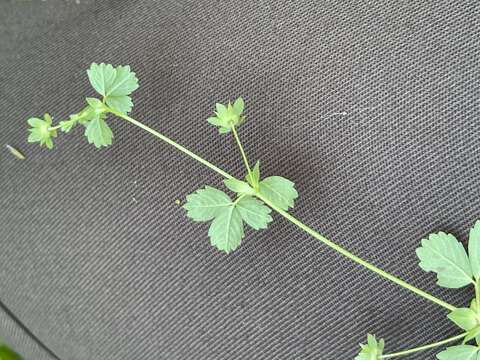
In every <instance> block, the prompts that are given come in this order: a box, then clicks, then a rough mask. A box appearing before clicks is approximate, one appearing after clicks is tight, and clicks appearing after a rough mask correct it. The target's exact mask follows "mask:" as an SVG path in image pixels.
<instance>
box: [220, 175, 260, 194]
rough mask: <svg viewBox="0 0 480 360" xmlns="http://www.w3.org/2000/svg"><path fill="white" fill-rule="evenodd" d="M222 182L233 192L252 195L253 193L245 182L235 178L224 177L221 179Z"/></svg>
mask: <svg viewBox="0 0 480 360" xmlns="http://www.w3.org/2000/svg"><path fill="white" fill-rule="evenodd" d="M223 183H224V184H225V186H226V187H227V188H229V189H230V190H232V191H233V192H236V193H239V194H249V195H253V194H254V193H255V190H253V189H252V188H251V187H250V186H249V185H248V184H247V183H246V182H244V181H240V180H237V179H226V180H223Z"/></svg>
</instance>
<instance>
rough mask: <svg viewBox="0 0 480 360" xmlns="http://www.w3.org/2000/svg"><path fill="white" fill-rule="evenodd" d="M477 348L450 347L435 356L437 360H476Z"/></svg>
mask: <svg viewBox="0 0 480 360" xmlns="http://www.w3.org/2000/svg"><path fill="white" fill-rule="evenodd" d="M478 351H479V348H478V347H476V346H471V345H457V346H450V347H448V348H447V349H446V350H444V351H442V352H441V353H439V354H437V359H439V360H477V359H478Z"/></svg>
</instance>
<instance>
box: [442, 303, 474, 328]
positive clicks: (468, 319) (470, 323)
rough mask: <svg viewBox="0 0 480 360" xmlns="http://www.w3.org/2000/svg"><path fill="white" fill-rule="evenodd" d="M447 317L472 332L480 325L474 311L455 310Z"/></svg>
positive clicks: (465, 309)
mask: <svg viewBox="0 0 480 360" xmlns="http://www.w3.org/2000/svg"><path fill="white" fill-rule="evenodd" d="M447 317H448V318H449V319H450V320H452V321H453V322H454V323H455V324H456V325H458V326H459V327H460V328H462V329H463V330H471V329H473V328H474V327H475V326H477V325H478V320H477V315H476V314H475V312H474V311H473V310H472V309H467V308H459V309H455V310H453V311H452V312H451V313H450V314H448V315H447Z"/></svg>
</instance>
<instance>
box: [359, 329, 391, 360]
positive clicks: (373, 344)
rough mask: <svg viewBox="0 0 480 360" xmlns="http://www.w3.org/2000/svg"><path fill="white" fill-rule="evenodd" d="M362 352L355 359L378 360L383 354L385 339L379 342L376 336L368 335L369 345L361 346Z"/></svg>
mask: <svg viewBox="0 0 480 360" xmlns="http://www.w3.org/2000/svg"><path fill="white" fill-rule="evenodd" d="M360 347H361V351H360V353H359V354H358V355H357V356H356V357H355V360H378V359H380V356H382V354H383V349H384V347H385V342H384V341H383V339H380V341H377V339H376V338H375V335H370V334H368V337H367V344H366V345H364V344H360Z"/></svg>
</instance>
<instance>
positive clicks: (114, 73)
mask: <svg viewBox="0 0 480 360" xmlns="http://www.w3.org/2000/svg"><path fill="white" fill-rule="evenodd" d="M87 74H88V79H89V80H90V83H91V84H92V86H93V88H94V89H95V90H96V91H97V92H98V93H99V94H100V95H103V96H104V97H105V102H106V104H107V105H108V106H110V107H111V108H113V109H114V110H117V111H119V112H122V113H127V112H129V111H130V110H131V109H132V106H133V102H132V100H131V99H130V97H129V96H128V95H130V94H131V93H132V92H133V91H134V90H136V89H137V88H138V79H137V77H136V76H135V73H134V72H132V71H130V66H128V65H127V66H121V65H120V66H117V67H115V68H114V67H113V66H112V65H110V64H104V63H101V64H95V63H93V64H92V65H91V66H90V69H89V70H87Z"/></svg>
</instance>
